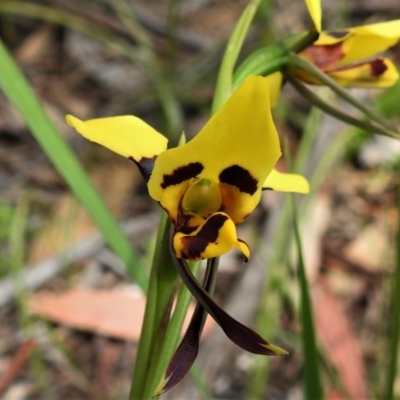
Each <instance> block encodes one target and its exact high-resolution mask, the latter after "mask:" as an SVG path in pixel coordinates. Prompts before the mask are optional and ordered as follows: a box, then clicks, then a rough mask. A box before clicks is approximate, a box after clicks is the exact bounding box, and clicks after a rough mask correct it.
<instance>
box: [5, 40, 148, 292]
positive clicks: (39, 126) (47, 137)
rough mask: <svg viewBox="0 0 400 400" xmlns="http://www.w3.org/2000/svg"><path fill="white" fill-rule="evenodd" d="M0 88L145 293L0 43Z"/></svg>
mask: <svg viewBox="0 0 400 400" xmlns="http://www.w3.org/2000/svg"><path fill="white" fill-rule="evenodd" d="M0 87H1V88H2V89H3V91H4V93H5V94H6V96H7V97H8V99H9V100H10V102H11V103H12V104H13V105H14V106H15V107H16V108H17V109H18V110H19V112H20V113H21V114H22V116H23V118H24V119H25V121H26V124H27V125H28V127H29V129H30V130H31V132H32V134H33V135H34V137H35V138H36V140H37V141H38V142H39V144H40V146H41V147H42V149H43V151H44V152H45V153H46V154H47V156H48V157H49V159H50V160H51V161H52V163H53V164H54V166H55V167H56V169H57V170H58V171H59V173H60V174H61V176H62V177H63V178H64V179H65V181H66V182H67V184H68V185H69V187H70V188H71V190H72V192H73V193H74V195H75V196H76V198H77V199H78V200H79V201H80V202H81V203H82V205H83V206H84V207H85V208H86V210H87V211H88V213H89V215H90V216H91V217H92V219H93V221H94V222H95V224H96V225H97V226H98V228H99V230H100V231H101V232H102V234H103V235H104V237H105V239H106V241H107V242H108V244H109V245H110V247H111V248H112V249H113V250H114V251H115V253H116V254H117V255H118V256H119V258H120V259H121V260H122V262H123V263H124V264H125V265H126V267H127V269H128V271H129V273H130V275H131V276H132V278H133V279H134V280H135V282H136V283H137V284H138V285H139V286H140V287H141V288H142V289H143V290H144V291H146V289H147V276H146V274H145V272H144V268H143V267H142V265H141V262H140V260H139V258H138V257H137V256H136V254H135V253H134V251H133V249H132V246H131V244H130V243H129V241H128V240H127V238H126V237H125V235H124V234H123V233H122V231H121V229H120V228H119V226H118V223H117V222H116V220H115V219H114V217H113V216H112V214H111V213H110V211H109V210H108V208H107V206H106V205H105V204H104V202H103V200H102V199H101V197H100V195H99V194H98V192H97V191H96V189H95V188H94V187H93V184H92V182H91V181H90V179H89V177H88V176H87V174H86V173H85V171H84V170H83V168H82V166H81V165H80V163H79V161H78V160H77V158H76V157H75V155H74V153H73V152H72V151H71V149H70V148H69V146H68V144H67V143H66V142H65V140H64V139H63V138H62V136H61V135H60V134H59V133H58V131H57V129H56V128H55V127H54V125H53V123H52V122H51V120H50V119H49V117H48V116H47V114H46V113H45V111H44V109H43V107H42V105H41V104H40V102H39V101H38V99H37V97H36V95H35V94H34V92H33V91H32V89H31V87H30V85H29V83H28V82H27V80H26V79H25V77H24V76H23V74H22V73H21V71H20V69H19V68H18V66H17V65H16V63H15V62H14V60H13V59H12V57H11V55H10V54H9V53H8V51H7V49H6V47H5V46H4V44H3V42H2V41H1V40H0Z"/></svg>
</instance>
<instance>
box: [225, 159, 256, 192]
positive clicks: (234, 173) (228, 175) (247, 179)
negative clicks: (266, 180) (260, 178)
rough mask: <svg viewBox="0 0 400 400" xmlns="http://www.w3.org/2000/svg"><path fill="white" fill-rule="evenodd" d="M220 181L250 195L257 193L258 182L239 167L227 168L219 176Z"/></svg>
mask: <svg viewBox="0 0 400 400" xmlns="http://www.w3.org/2000/svg"><path fill="white" fill-rule="evenodd" d="M219 180H220V182H222V183H227V184H228V185H233V186H236V187H237V188H238V189H239V190H240V191H241V192H245V193H248V194H250V195H253V194H254V193H255V192H256V191H257V183H258V182H257V180H256V179H254V178H253V176H252V175H251V174H250V172H249V171H248V170H247V169H245V168H243V167H240V166H239V165H232V166H231V167H228V168H225V169H224V170H223V171H222V172H221V173H220V174H219Z"/></svg>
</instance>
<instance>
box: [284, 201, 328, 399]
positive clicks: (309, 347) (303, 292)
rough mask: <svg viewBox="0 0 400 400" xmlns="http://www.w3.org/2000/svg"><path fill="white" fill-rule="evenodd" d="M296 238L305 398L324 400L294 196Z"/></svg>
mask: <svg viewBox="0 0 400 400" xmlns="http://www.w3.org/2000/svg"><path fill="white" fill-rule="evenodd" d="M292 205H293V217H294V218H293V220H294V221H293V222H294V238H295V243H296V247H297V252H298V279H299V286H300V307H301V313H300V318H301V327H302V329H301V330H302V341H303V355H304V384H305V387H304V398H305V399H313V400H322V399H323V398H324V393H323V389H322V384H321V377H320V373H319V366H318V351H317V339H316V335H315V329H314V318H313V313H312V306H311V298H310V292H309V288H308V282H307V276H306V270H305V265H304V258H303V251H302V244H301V239H300V233H299V228H298V223H297V215H296V208H295V207H296V206H295V201H294V196H293V195H292Z"/></svg>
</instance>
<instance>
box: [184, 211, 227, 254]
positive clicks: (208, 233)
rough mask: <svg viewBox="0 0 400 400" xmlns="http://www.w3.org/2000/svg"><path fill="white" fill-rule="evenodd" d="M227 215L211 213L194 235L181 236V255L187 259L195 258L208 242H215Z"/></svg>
mask: <svg viewBox="0 0 400 400" xmlns="http://www.w3.org/2000/svg"><path fill="white" fill-rule="evenodd" d="M228 218H229V217H228V216H227V215H224V214H214V215H212V216H211V217H210V218H209V219H208V220H207V221H206V222H205V223H204V225H203V226H202V227H201V229H200V230H199V232H198V233H197V235H196V236H185V237H183V238H182V256H183V258H186V259H188V260H196V259H199V258H200V257H201V253H203V251H204V250H205V249H206V248H207V246H208V245H209V244H210V243H216V241H217V239H218V233H219V230H220V229H221V228H222V226H223V225H224V223H225V221H226V220H227V219H228Z"/></svg>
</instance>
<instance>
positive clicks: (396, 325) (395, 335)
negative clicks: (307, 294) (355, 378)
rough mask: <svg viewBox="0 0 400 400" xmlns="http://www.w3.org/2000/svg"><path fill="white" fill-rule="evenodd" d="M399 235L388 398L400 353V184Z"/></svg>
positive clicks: (388, 374) (393, 299)
mask: <svg viewBox="0 0 400 400" xmlns="http://www.w3.org/2000/svg"><path fill="white" fill-rule="evenodd" d="M397 196H398V198H397V211H398V215H399V217H398V222H397V237H396V248H397V256H396V269H395V272H394V279H393V286H392V293H391V304H392V307H393V308H392V312H391V321H390V322H391V324H390V325H391V326H390V339H389V351H388V354H389V366H388V371H387V375H386V376H387V379H386V388H385V393H384V396H383V397H384V398H385V399H387V400H393V399H394V388H395V381H396V374H397V365H398V355H399V340H400V296H399V293H400V186H399V190H398V191H397Z"/></svg>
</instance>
